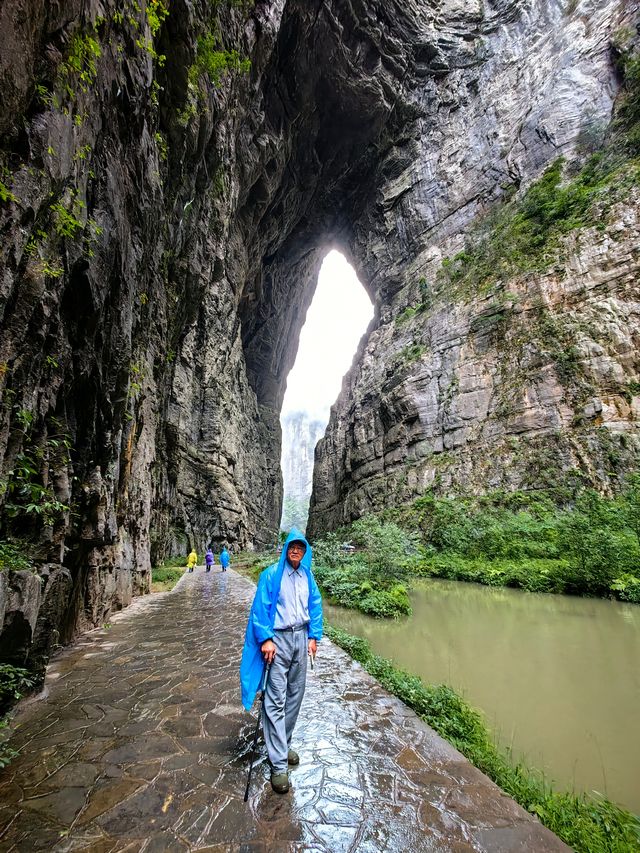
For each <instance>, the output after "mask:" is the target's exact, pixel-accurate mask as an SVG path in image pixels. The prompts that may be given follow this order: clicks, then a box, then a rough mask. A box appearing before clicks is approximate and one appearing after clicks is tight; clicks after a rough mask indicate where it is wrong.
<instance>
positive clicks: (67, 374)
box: [0, 0, 637, 668]
mask: <svg viewBox="0 0 640 853" xmlns="http://www.w3.org/2000/svg"><path fill="white" fill-rule="evenodd" d="M634 16H637V4H634V3H632V4H629V3H624V2H621V0H607V2H604V3H596V2H593V1H592V0H579V2H577V3H576V2H573V0H569V2H566V3H564V2H552V0H547V2H533V0H517V2H506V0H498V2H494V3H483V4H481V3H480V2H477V3H473V2H472V3H466V2H465V3H463V2H457V0H446V1H445V0H443V2H433V3H425V2H416V0H411V2H406V0H403V2H400V1H399V0H397V2H382V0H380V1H379V2H378V0H367V2H365V0H340V2H338V0H335V2H331V0H313V2H311V0H256V2H255V3H251V2H238V0H216V2H212V0H197V2H189V3H187V2H186V0H171V2H169V0H167V2H164V0H149V2H147V3H145V2H141V4H137V3H125V4H124V5H123V4H121V3H115V2H111V0H87V2H82V3H81V2H80V0H70V2H68V3H65V4H57V3H46V2H44V0H4V3H3V4H2V6H1V7H0V84H1V85H0V168H1V171H2V175H1V176H0V234H1V235H2V243H1V246H0V393H1V394H2V398H1V399H2V407H1V409H0V460H1V465H0V482H1V484H2V488H1V489H0V522H1V528H0V539H1V540H2V543H3V544H2V546H1V547H2V548H3V550H2V551H1V552H0V560H1V561H2V566H3V568H4V572H3V573H2V583H1V584H0V593H2V595H1V600H0V613H2V615H3V629H2V633H1V634H0V653H1V654H2V655H3V656H4V658H5V659H11V660H12V661H14V662H16V661H17V662H25V661H26V662H27V663H28V664H29V665H31V666H33V667H35V668H41V667H42V665H43V663H44V662H46V658H47V656H48V654H49V652H50V650H51V648H53V647H55V645H57V644H58V643H62V642H65V641H67V640H68V639H69V638H70V637H72V636H73V634H74V632H75V631H76V630H77V629H78V628H83V627H87V626H91V625H99V624H102V623H103V622H104V621H106V620H108V618H109V614H110V613H111V612H112V610H114V609H117V608H120V607H122V606H125V605H126V604H127V603H128V602H129V601H130V600H131V597H132V596H133V595H136V594H139V593H143V592H145V591H147V590H148V589H149V577H150V568H151V564H152V563H155V562H157V561H160V560H161V559H162V558H163V557H165V556H167V555H170V554H178V553H186V551H187V550H188V549H189V548H191V547H192V546H195V547H196V548H197V549H198V550H201V549H202V548H203V547H204V546H205V545H208V544H209V543H210V542H212V543H215V542H222V541H225V542H228V543H229V544H231V545H233V547H234V548H235V549H241V548H246V547H260V546H261V545H262V544H264V543H267V542H272V541H273V540H274V538H275V536H276V534H277V528H278V521H279V518H280V509H281V503H282V477H281V472H280V443H281V431H280V424H279V412H280V407H281V404H282V397H283V392H284V384H285V380H286V376H287V374H288V372H289V369H290V368H291V366H292V363H293V360H294V358H295V352H296V348H297V341H298V334H299V329H300V323H301V319H302V318H303V317H304V316H305V314H306V311H307V308H308V306H309V304H310V301H311V298H312V295H313V289H314V287H315V282H316V279H317V272H318V267H319V264H320V261H321V259H322V257H323V256H324V254H325V253H326V252H327V250H328V249H329V248H331V247H337V248H340V249H342V250H343V251H344V252H345V253H346V254H347V256H348V257H349V258H350V260H351V261H352V262H353V264H354V266H355V267H356V270H357V272H358V274H359V277H360V279H361V281H363V282H364V283H365V286H366V287H367V289H368V291H369V293H370V294H371V296H372V299H373V300H374V301H375V304H376V312H377V313H376V321H375V323H374V328H373V331H372V333H371V335H370V336H369V339H368V340H367V341H365V342H364V343H363V345H362V348H361V352H360V356H359V358H358V360H357V363H356V365H355V367H354V369H353V370H352V372H351V374H350V375H349V377H348V379H347V381H346V382H345V385H344V390H343V393H342V395H341V398H340V400H339V401H338V403H337V405H336V407H334V410H333V414H332V420H331V423H330V426H329V432H328V435H327V438H326V439H325V441H324V443H321V445H320V447H319V450H318V453H317V475H316V486H315V494H314V506H313V510H312V513H313V514H312V526H313V527H314V529H315V530H317V531H320V530H323V529H327V528H328V527H329V526H331V525H333V524H334V523H337V522H339V521H342V520H345V519H348V518H352V517H355V516H356V515H358V514H360V513H362V512H365V511H367V510H369V509H377V508H380V507H381V506H384V505H387V504H388V503H389V502H390V501H391V500H394V501H395V500H408V499H410V498H411V497H412V496H413V495H415V494H418V493H420V491H421V490H422V489H424V488H426V487H428V486H429V485H431V484H433V483H434V482H436V481H437V482H438V483H439V484H441V486H442V488H446V489H449V488H451V489H454V488H464V489H471V490H478V489H481V488H484V487H486V486H487V485H491V484H493V483H494V482H497V481H498V479H500V478H499V477H498V473H497V472H496V470H495V469H496V467H497V462H496V458H497V457H496V454H497V453H501V454H502V453H504V452H506V451H505V450H504V449H505V448H511V451H510V452H511V455H510V456H509V455H508V454H507V455H506V456H504V459H503V461H502V462H501V463H500V466H499V467H500V468H501V469H502V473H501V475H500V476H501V477H502V480H501V482H504V483H505V485H507V486H508V487H515V486H518V485H521V484H522V482H523V480H522V477H521V475H520V473H519V471H520V468H521V467H522V464H523V463H522V462H521V459H522V458H525V457H526V458H528V454H530V452H532V448H534V446H535V442H539V443H540V445H541V446H544V447H547V448H551V450H553V451H554V452H555V450H554V449H555V448H557V454H558V455H557V457H554V458H553V460H551V461H550V463H549V467H551V468H552V467H553V465H554V464H555V461H554V460H555V459H556V458H557V459H559V460H560V461H561V462H562V464H563V465H568V464H569V462H570V461H571V460H575V459H577V456H578V454H581V459H582V460H583V461H582V462H581V463H580V464H581V465H583V466H584V467H585V469H586V470H588V471H589V472H590V475H593V477H595V478H600V481H601V482H602V484H603V486H605V487H606V486H607V479H606V477H605V476H604V474H606V473H607V472H606V471H605V470H604V469H603V463H602V454H603V453H604V452H605V451H606V452H608V451H607V447H608V445H607V444H606V442H604V441H602V440H601V435H606V436H608V437H612V436H613V438H616V440H617V436H618V434H619V435H622V434H623V433H624V434H625V436H626V438H628V439H629V441H628V442H627V445H626V446H625V447H624V448H623V447H622V444H621V443H620V448H618V445H615V444H614V447H613V449H614V450H615V451H616V452H617V453H618V454H619V456H620V458H621V460H622V461H621V462H620V466H623V465H624V464H627V461H628V458H630V457H631V455H633V452H634V447H635V444H634V442H635V437H634V424H633V413H634V412H635V409H634V405H635V397H634V394H633V393H632V392H633V391H634V389H635V386H634V385H633V382H635V381H636V380H635V378H633V377H636V374H635V372H634V371H635V363H634V355H633V354H632V353H630V351H629V346H630V342H632V341H634V335H635V334H636V332H635V325H634V324H635V319H636V315H635V314H633V312H632V310H631V307H630V306H631V305H632V303H633V291H634V269H635V267H634V264H635V263H636V261H637V255H636V249H635V245H637V242H636V243H635V245H634V239H635V238H634V229H635V227H636V220H635V216H634V211H635V209H636V207H635V206H634V204H633V198H632V197H631V196H630V197H629V198H628V199H626V200H623V201H621V202H620V204H619V207H618V208H617V210H618V214H617V216H616V217H613V218H611V220H610V221H609V220H607V222H606V223H605V227H604V229H603V230H599V229H595V230H594V231H593V234H592V238H593V239H591V237H589V235H583V236H582V237H580V239H579V240H578V238H577V237H571V236H570V237H568V238H567V240H568V245H567V252H566V260H565V261H564V262H563V269H564V272H563V273H562V274H561V273H560V272H557V271H556V272H555V273H553V272H549V273H544V274H543V275H541V277H539V278H537V279H535V278H531V277H527V276H524V277H522V278H521V279H518V280H514V281H513V282H510V283H509V284H508V286H507V285H505V286H504V287H503V291H504V293H503V294H502V295H499V294H497V293H492V294H475V295H474V294H471V295H469V294H467V295H465V296H464V298H462V297H461V296H460V295H459V294H456V293H455V292H454V291H453V290H451V291H447V288H446V287H445V288H444V289H442V288H441V289H440V290H438V287H437V286H436V284H437V282H438V281H439V279H438V275H439V273H438V270H439V269H440V267H441V261H442V258H444V257H446V256H448V255H455V253H456V252H457V251H459V249H460V248H461V247H462V246H463V243H464V235H465V233H466V232H467V230H468V229H469V228H470V226H471V224H472V223H473V222H474V220H477V219H478V218H479V217H482V216H483V215H485V213H486V212H487V211H488V210H490V209H491V205H492V204H493V203H494V202H495V201H496V200H498V199H500V198H501V197H502V196H503V195H504V194H505V193H507V192H512V191H513V192H515V193H516V194H517V193H521V192H523V191H524V189H525V188H526V186H527V185H528V184H529V183H530V182H531V181H534V180H535V179H537V178H538V177H539V175H540V174H541V172H542V171H543V170H544V169H545V167H546V166H547V165H548V164H549V163H551V162H552V161H553V160H554V158H556V157H557V156H558V155H559V154H564V155H565V156H566V157H567V158H568V160H569V161H571V160H572V159H575V158H578V159H579V158H580V157H581V156H582V154H581V151H580V144H581V142H580V141H581V140H582V139H584V138H586V137H589V138H592V137H596V138H597V137H599V136H600V137H602V136H603V134H604V130H603V128H605V127H606V126H607V124H608V122H609V120H610V118H611V114H612V109H613V106H614V101H615V99H616V97H617V96H618V94H619V90H620V86H621V85H622V82H623V81H622V80H621V76H620V74H619V72H618V71H616V68H615V67H614V64H613V62H612V55H611V42H612V40H614V36H615V34H616V33H618V32H620V31H622V30H624V28H625V27H626V28H628V27H630V26H631V25H632V24H634V23H635V17H634ZM629 38H631V40H633V33H631V36H629ZM572 240H573V241H574V243H575V245H574V243H572V242H571V241H572ZM423 282H425V283H426V285H425V284H423ZM425 287H426V289H427V290H429V288H431V289H432V290H433V293H429V294H426V293H425V292H424V291H425ZM427 296H428V299H427ZM418 302H420V306H421V310H420V311H417V310H415V309H416V306H417V304H418ZM427 302H428V303H429V307H428V309H427V308H426V307H424V306H426V305H427ZM494 302H495V303H496V304H495V305H494ZM541 306H542V308H541ZM338 309H339V306H337V310H338ZM408 309H409V311H408ZM543 309H544V311H546V313H544V315H542V314H541V315H540V316H544V317H547V315H548V316H549V317H552V318H555V319H556V320H557V322H558V323H559V324H561V326H562V330H563V331H562V334H565V332H566V334H567V335H568V334H573V332H571V331H570V330H569V331H567V329H566V328H565V327H568V326H571V329H573V328H574V327H576V328H577V327H579V328H580V335H581V337H580V338H579V340H576V342H575V346H576V348H577V349H578V350H579V352H578V358H579V360H581V361H580V363H581V365H584V370H583V369H582V368H581V371H580V377H581V378H580V383H582V384H584V388H582V385H581V386H580V388H581V389H582V390H580V389H578V390H576V392H575V394H574V397H575V404H574V402H572V401H573V397H571V399H570V400H569V398H568V397H567V396H566V394H565V385H563V384H562V382H561V381H560V380H559V378H558V375H557V369H556V365H557V363H558V360H559V359H560V361H562V357H561V354H560V353H559V352H558V351H557V348H556V349H553V348H549V347H547V348H546V349H545V348H544V347H540V346H538V347H537V348H536V346H535V345H532V346H529V345H528V344H527V342H526V335H527V334H528V331H529V330H530V328H531V317H534V318H535V317H537V316H538V314H540V312H541V311H543ZM411 311H414V313H413V314H412V315H411ZM407 312H408V313H407ZM536 312H537V313H536ZM542 322H543V321H542V320H541V323H542ZM545 322H546V321H545ZM590 324H593V329H594V330H593V331H592V330H590V329H591V326H590ZM536 334H537V333H536ZM576 334H577V333H576ZM612 336H613V337H614V338H615V340H613V339H612ZM615 336H617V337H615ZM610 339H611V340H613V342H612V343H611V342H610ZM532 340H534V341H535V340H537V338H535V336H534V338H532ZM416 354H418V357H416ZM510 364H513V365H514V367H513V369H511V368H510V367H509V365H510ZM589 370H592V373H589ZM598 371H600V372H599V373H598ZM611 371H614V372H616V371H617V373H616V377H617V378H616V382H617V383H618V384H617V385H615V387H614V385H613V384H611V383H610V382H609V380H608V379H607V380H606V381H605V380H603V379H602V376H604V375H605V374H606V375H607V376H608V375H609V372H611ZM587 374H588V379H589V383H590V384H589V388H588V394H587V385H586V384H585V383H586V380H585V382H584V383H583V375H584V376H587ZM521 377H523V378H521ZM636 378H637V377H636ZM572 381H573V380H572ZM576 382H577V380H576ZM574 384H576V383H574ZM576 387H577V386H576ZM616 389H618V390H616ZM578 391H579V393H578ZM583 391H584V393H583ZM525 392H526V393H525ZM571 393H573V391H572V392H571ZM629 395H631V396H630V399H627V398H629ZM567 400H569V402H567ZM623 403H624V405H623ZM625 406H626V408H625ZM581 413H582V414H581ZM576 418H578V420H579V421H580V422H579V423H577V422H576ZM580 419H581V420H580ZM612 425H615V428H614V427H613V426H612ZM601 427H604V431H603V430H602V429H601ZM574 434H575V435H577V436H578V437H577V438H576V439H575V440H574V438H573V435H574ZM516 439H517V442H519V443H518V446H517V447H516V446H515V444H513V441H514V440H516ZM567 441H568V442H569V444H570V445H571V446H570V447H568V446H567ZM571 442H573V444H572V443H571ZM512 444H513V446H512ZM574 445H575V447H574ZM572 448H573V449H572ZM603 448H604V449H603ZM571 453H573V454H574V456H573V457H571V458H570V454H571ZM535 464H537V463H536V462H535V460H534V461H533V462H532V463H531V465H533V466H535ZM607 476H608V475H607ZM9 546H10V547H9ZM12 549H13V550H12ZM18 557H23V558H24V559H25V560H27V561H30V565H31V568H29V567H24V566H23V565H22V564H21V563H20V562H19V560H18Z"/></svg>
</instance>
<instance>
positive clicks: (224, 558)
mask: <svg viewBox="0 0 640 853" xmlns="http://www.w3.org/2000/svg"><path fill="white" fill-rule="evenodd" d="M230 560H231V557H230V556H229V552H228V551H227V546H226V545H225V546H224V548H223V549H222V552H221V553H220V565H221V566H222V571H223V572H226V571H227V569H228V568H229V561H230Z"/></svg>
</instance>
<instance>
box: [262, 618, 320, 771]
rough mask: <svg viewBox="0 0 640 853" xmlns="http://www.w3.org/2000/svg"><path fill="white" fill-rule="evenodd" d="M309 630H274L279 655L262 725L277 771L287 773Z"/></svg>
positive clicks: (301, 688)
mask: <svg viewBox="0 0 640 853" xmlns="http://www.w3.org/2000/svg"><path fill="white" fill-rule="evenodd" d="M308 640H309V637H308V631H307V628H306V626H305V627H304V628H302V629H301V630H299V631H274V637H273V642H274V643H275V645H276V650H277V654H276V656H275V658H274V660H273V663H272V664H271V669H270V671H269V680H268V682H267V690H266V693H265V697H264V705H263V717H262V728H263V731H264V740H265V743H266V745H267V753H268V754H269V761H270V762H271V766H272V768H273V772H274V773H286V772H287V754H288V752H289V747H290V746H291V736H292V735H293V729H294V727H295V724H296V720H297V719H298V712H299V711H300V705H301V703H302V697H303V696H304V688H305V686H306V678H307V647H308Z"/></svg>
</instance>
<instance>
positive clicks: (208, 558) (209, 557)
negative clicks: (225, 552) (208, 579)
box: [204, 548, 216, 572]
mask: <svg viewBox="0 0 640 853" xmlns="http://www.w3.org/2000/svg"><path fill="white" fill-rule="evenodd" d="M204 562H205V565H206V567H207V571H208V572H210V571H211V566H215V564H216V558H215V557H214V556H213V551H212V550H211V548H207V553H206V554H205V555H204Z"/></svg>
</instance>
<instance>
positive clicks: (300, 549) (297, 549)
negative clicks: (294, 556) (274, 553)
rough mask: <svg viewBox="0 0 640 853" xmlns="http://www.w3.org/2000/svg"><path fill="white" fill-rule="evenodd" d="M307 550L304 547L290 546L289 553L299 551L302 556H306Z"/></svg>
mask: <svg viewBox="0 0 640 853" xmlns="http://www.w3.org/2000/svg"><path fill="white" fill-rule="evenodd" d="M305 550H306V548H304V546H303V545H289V547H288V548H287V551H299V552H300V554H304V552H305Z"/></svg>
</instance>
